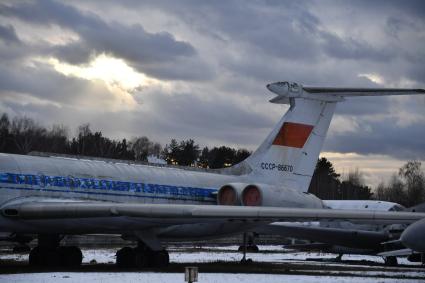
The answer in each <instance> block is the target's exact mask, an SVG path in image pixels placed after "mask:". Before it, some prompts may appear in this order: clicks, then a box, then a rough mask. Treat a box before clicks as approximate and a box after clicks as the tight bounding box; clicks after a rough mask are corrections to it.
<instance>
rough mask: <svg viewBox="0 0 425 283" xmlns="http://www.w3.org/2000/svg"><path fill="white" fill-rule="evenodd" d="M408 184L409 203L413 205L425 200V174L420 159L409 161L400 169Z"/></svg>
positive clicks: (399, 173) (400, 173)
mask: <svg viewBox="0 0 425 283" xmlns="http://www.w3.org/2000/svg"><path fill="white" fill-rule="evenodd" d="M398 175H399V176H400V177H401V178H402V179H403V180H404V183H405V185H406V194H407V204H408V205H409V206H413V205H415V204H418V203H421V202H424V201H425V176H424V173H423V172H422V170H421V163H420V162H419V161H409V162H407V163H406V164H405V165H403V167H401V168H400V170H399V171H398Z"/></svg>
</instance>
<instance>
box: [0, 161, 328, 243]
mask: <svg viewBox="0 0 425 283" xmlns="http://www.w3.org/2000/svg"><path fill="white" fill-rule="evenodd" d="M255 181H256V180H255V177H254V176H252V175H250V174H243V175H230V174H219V173H210V172H198V171H190V170H184V169H179V168H170V167H158V166H149V165H138V164H128V163H125V162H108V161H98V160H84V159H72V158H63V157H35V156H25V155H13V154H0V207H1V206H3V205H5V204H10V203H16V202H24V201H28V200H35V201H37V200H43V201H56V200H67V201H84V200H90V201H109V202H120V203H158V204H159V203H161V204H164V203H165V204H170V205H178V204H204V205H205V204H207V205H216V204H217V200H216V194H217V190H218V189H219V188H220V187H221V186H223V185H225V184H227V183H231V182H243V183H247V184H249V183H253V182H255ZM282 190H290V191H291V193H290V194H288V195H290V196H291V199H288V203H287V204H286V205H285V203H284V204H283V205H285V206H287V207H306V205H307V206H308V204H309V203H311V199H312V197H311V196H308V195H306V194H303V193H302V192H298V191H295V190H292V189H289V188H282ZM317 202H320V200H318V199H317ZM27 223H28V225H24V224H22V222H19V223H15V222H14V221H13V220H10V219H6V218H3V217H0V231H3V232H21V233H31V232H33V233H40V231H41V232H43V231H44V232H46V233H48V232H49V231H51V230H55V229H58V228H57V227H61V228H60V229H63V231H61V232H63V233H71V232H72V233H96V232H102V233H117V232H119V233H121V232H123V231H126V230H128V231H134V230H140V229H146V228H150V227H155V226H156V223H155V221H152V220H147V219H144V220H143V219H132V218H121V217H119V218H116V219H114V220H111V219H110V218H108V219H104V220H102V219H99V218H97V219H96V220H94V219H84V220H79V221H69V223H68V224H67V225H66V227H65V228H64V227H63V223H61V220H54V219H53V220H38V221H28V222H27ZM244 227H246V228H245V229H248V228H251V227H252V224H234V223H222V222H217V221H212V223H210V224H208V225H205V224H202V225H201V224H183V225H172V226H170V227H167V228H164V229H163V230H161V231H157V232H158V234H159V236H163V237H171V238H187V237H208V236H210V237H213V236H216V235H217V234H229V233H234V232H236V231H238V232H240V231H241V230H243V229H244ZM55 231H57V230H55Z"/></svg>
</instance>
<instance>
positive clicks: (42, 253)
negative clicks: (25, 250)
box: [29, 235, 83, 267]
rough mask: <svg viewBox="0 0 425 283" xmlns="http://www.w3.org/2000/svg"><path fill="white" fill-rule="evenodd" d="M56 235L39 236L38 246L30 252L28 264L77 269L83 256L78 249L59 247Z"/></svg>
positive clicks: (58, 239)
mask: <svg viewBox="0 0 425 283" xmlns="http://www.w3.org/2000/svg"><path fill="white" fill-rule="evenodd" d="M59 242H60V238H59V236H58V235H40V236H39V237H38V246H36V247H35V248H33V249H32V250H31V251H30V255H29V264H30V265H33V266H45V267H78V266H80V265H81V262H82V260H83V254H82V253H81V250H80V249H79V248H78V247H75V246H70V247H61V246H59Z"/></svg>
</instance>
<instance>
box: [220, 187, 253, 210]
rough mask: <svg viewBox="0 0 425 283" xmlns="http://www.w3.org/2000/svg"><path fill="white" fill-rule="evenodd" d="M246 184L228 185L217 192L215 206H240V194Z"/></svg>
mask: <svg viewBox="0 0 425 283" xmlns="http://www.w3.org/2000/svg"><path fill="white" fill-rule="evenodd" d="M246 185H247V184H244V183H230V184H226V185H224V186H222V187H221V188H220V189H219V190H218V194H217V204H219V205H241V204H242V203H241V197H240V196H241V193H242V191H243V189H244V188H245V187H246Z"/></svg>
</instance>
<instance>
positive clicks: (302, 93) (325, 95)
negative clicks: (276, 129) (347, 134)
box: [267, 82, 425, 104]
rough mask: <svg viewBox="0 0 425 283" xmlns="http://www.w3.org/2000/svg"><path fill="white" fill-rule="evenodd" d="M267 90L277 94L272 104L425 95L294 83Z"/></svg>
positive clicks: (417, 90) (424, 91) (401, 90)
mask: <svg viewBox="0 0 425 283" xmlns="http://www.w3.org/2000/svg"><path fill="white" fill-rule="evenodd" d="M267 88H268V89H269V90H270V91H271V92H273V93H275V94H277V96H276V97H274V98H273V99H271V100H270V102H272V103H279V104H288V103H289V102H290V99H291V98H304V99H312V100H321V101H327V102H338V101H343V100H344V97H354V96H384V95H412V94H425V89H421V88H411V89H409V88H347V87H315V86H303V85H301V84H298V83H294V82H277V83H272V84H268V85H267Z"/></svg>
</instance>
